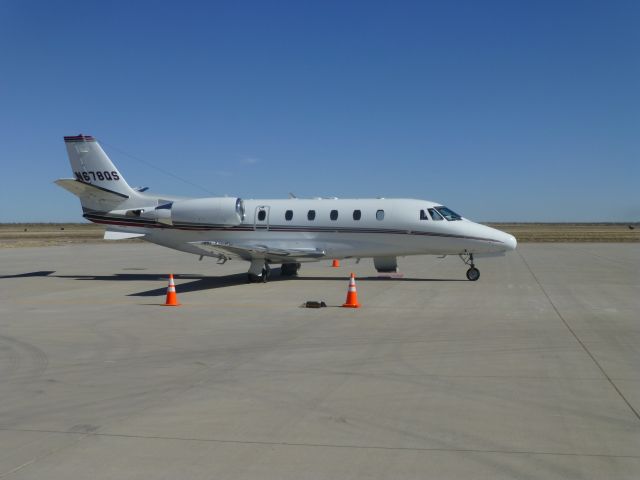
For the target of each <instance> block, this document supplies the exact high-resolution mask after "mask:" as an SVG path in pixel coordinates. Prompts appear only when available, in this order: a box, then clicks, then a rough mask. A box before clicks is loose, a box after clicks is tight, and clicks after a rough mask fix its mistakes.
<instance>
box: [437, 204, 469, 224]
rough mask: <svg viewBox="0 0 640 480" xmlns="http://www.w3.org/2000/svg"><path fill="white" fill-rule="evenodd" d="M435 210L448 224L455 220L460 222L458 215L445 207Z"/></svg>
mask: <svg viewBox="0 0 640 480" xmlns="http://www.w3.org/2000/svg"><path fill="white" fill-rule="evenodd" d="M435 210H436V211H437V212H438V213H439V214H440V215H442V216H443V217H444V218H446V219H447V221H449V222H453V221H456V220H462V217H461V216H460V215H458V214H457V213H456V212H454V211H453V210H451V209H450V208H447V207H435Z"/></svg>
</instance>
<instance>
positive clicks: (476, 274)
mask: <svg viewBox="0 0 640 480" xmlns="http://www.w3.org/2000/svg"><path fill="white" fill-rule="evenodd" d="M479 278H480V270H478V269H477V268H476V267H471V268H470V269H469V270H467V279H468V280H470V281H472V282H475V281H476V280H478V279H479Z"/></svg>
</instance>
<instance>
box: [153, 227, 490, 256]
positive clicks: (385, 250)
mask: <svg viewBox="0 0 640 480" xmlns="http://www.w3.org/2000/svg"><path fill="white" fill-rule="evenodd" d="M146 230H147V232H149V233H147V235H146V237H145V238H146V239H147V240H149V241H150V242H152V243H156V244H159V245H163V246H166V247H169V248H173V249H176V250H180V251H183V252H188V253H192V254H195V255H205V256H213V257H218V256H219V255H218V254H216V253H215V252H213V251H203V249H202V248H200V247H197V246H195V245H193V244H192V242H220V243H229V244H233V245H264V246H268V247H269V248H273V249H282V250H287V249H302V250H304V249H317V250H321V251H324V252H325V253H326V256H325V257H323V258H345V257H363V258H366V257H378V256H404V255H425V254H431V255H445V254H446V255H455V254H458V253H463V252H465V251H467V252H473V253H491V252H493V251H496V249H497V246H496V245H492V244H491V243H488V242H484V241H479V240H473V239H464V238H456V237H453V238H452V237H448V236H438V235H426V234H409V233H342V232H315V233H314V232H288V233H286V234H283V233H281V232H271V231H268V230H265V231H259V230H258V231H254V230H247V231H210V230H203V231H185V230H176V229H171V228H166V229H146ZM234 258H243V259H244V260H250V258H251V257H250V256H248V255H234ZM290 258H291V260H294V259H295V260H296V261H301V262H312V261H318V260H320V258H307V257H301V258H296V257H295V256H293V255H292V256H291V257H290Z"/></svg>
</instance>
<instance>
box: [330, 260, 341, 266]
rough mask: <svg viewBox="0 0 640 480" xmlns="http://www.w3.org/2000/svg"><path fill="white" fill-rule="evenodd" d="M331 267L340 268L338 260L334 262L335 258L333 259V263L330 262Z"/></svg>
mask: <svg viewBox="0 0 640 480" xmlns="http://www.w3.org/2000/svg"><path fill="white" fill-rule="evenodd" d="M331 266H332V267H333V268H338V267H340V260H336V259H335V258H334V259H333V262H331Z"/></svg>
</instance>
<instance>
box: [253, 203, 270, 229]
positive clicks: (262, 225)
mask: <svg viewBox="0 0 640 480" xmlns="http://www.w3.org/2000/svg"><path fill="white" fill-rule="evenodd" d="M253 228H254V230H269V206H268V205H260V206H258V207H256V213H255V220H254V226H253Z"/></svg>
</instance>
